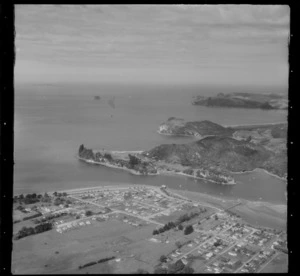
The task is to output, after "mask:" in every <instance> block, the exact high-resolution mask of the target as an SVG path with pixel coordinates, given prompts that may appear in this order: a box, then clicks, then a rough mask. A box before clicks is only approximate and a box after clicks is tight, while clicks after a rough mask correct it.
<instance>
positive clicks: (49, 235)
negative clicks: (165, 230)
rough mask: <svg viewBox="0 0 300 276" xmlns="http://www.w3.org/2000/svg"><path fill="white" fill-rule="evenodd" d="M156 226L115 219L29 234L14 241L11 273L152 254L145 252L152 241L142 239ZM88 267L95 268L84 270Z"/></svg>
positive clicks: (56, 270)
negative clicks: (65, 231)
mask: <svg viewBox="0 0 300 276" xmlns="http://www.w3.org/2000/svg"><path fill="white" fill-rule="evenodd" d="M155 227H156V226H155V225H153V224H150V225H147V226H143V227H133V226H131V225H129V224H126V223H123V222H122V221H119V220H114V219H112V220H109V221H105V222H96V223H94V224H92V225H89V226H85V227H82V228H79V229H74V230H71V231H69V232H67V233H63V234H59V233H58V232H56V231H55V230H51V231H49V232H44V233H41V234H38V235H34V236H29V237H26V238H24V239H20V240H18V241H14V244H13V261H12V273H15V274H19V273H22V274H23V273H32V274H36V273H41V274H43V273H66V272H67V271H77V270H78V266H79V265H83V264H85V263H88V262H91V261H98V260H99V259H101V258H105V257H110V256H116V257H118V256H119V257H120V258H122V257H124V254H125V255H127V254H129V253H130V254H137V256H140V257H141V256H149V254H148V253H146V252H148V250H150V251H154V250H152V248H151V246H153V244H152V242H150V241H146V244H147V245H145V244H140V242H142V243H143V242H144V240H145V239H148V238H150V237H152V232H153V229H155ZM149 248H150V249H149ZM131 252H132V253H131ZM135 252H136V253H135ZM143 252H144V253H143ZM154 252H155V253H154ZM154 252H153V260H154V259H155V260H156V257H157V255H156V254H158V252H159V250H158V251H154ZM143 258H144V257H143ZM97 266H103V265H100V264H99V265H97ZM89 269H92V270H93V269H94V268H93V267H90V268H86V269H85V270H87V271H89ZM107 269H108V268H107ZM110 269H112V268H110ZM129 272H130V271H128V273H129Z"/></svg>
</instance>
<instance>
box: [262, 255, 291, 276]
mask: <svg viewBox="0 0 300 276" xmlns="http://www.w3.org/2000/svg"><path fill="white" fill-rule="evenodd" d="M287 272H288V255H287V254H284V253H280V254H279V255H278V256H277V257H275V258H274V259H273V260H272V261H271V262H270V263H269V264H268V265H267V266H266V267H265V268H264V269H263V270H262V271H261V273H287Z"/></svg>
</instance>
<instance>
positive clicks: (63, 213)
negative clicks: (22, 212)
mask: <svg viewBox="0 0 300 276" xmlns="http://www.w3.org/2000/svg"><path fill="white" fill-rule="evenodd" d="M67 214H68V213H66V212H62V213H56V214H50V215H47V216H45V217H42V218H40V219H35V220H34V223H36V224H38V223H44V222H52V220H53V219H55V218H59V217H62V216H65V215H67Z"/></svg>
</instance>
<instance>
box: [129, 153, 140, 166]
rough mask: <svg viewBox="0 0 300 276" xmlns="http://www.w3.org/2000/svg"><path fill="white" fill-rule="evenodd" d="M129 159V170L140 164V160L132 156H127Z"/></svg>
mask: <svg viewBox="0 0 300 276" xmlns="http://www.w3.org/2000/svg"><path fill="white" fill-rule="evenodd" d="M128 157H129V166H130V168H134V166H136V165H138V164H140V163H141V160H140V159H139V158H137V157H136V156H134V155H131V154H128Z"/></svg>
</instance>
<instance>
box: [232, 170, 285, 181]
mask: <svg viewBox="0 0 300 276" xmlns="http://www.w3.org/2000/svg"><path fill="white" fill-rule="evenodd" d="M253 172H264V173H266V174H268V175H270V176H273V177H276V178H278V179H280V180H282V181H287V179H286V178H284V177H280V176H278V175H276V174H273V173H271V172H268V171H267V170H265V169H261V168H255V169H254V170H252V171H244V172H231V173H232V174H244V173H253Z"/></svg>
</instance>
